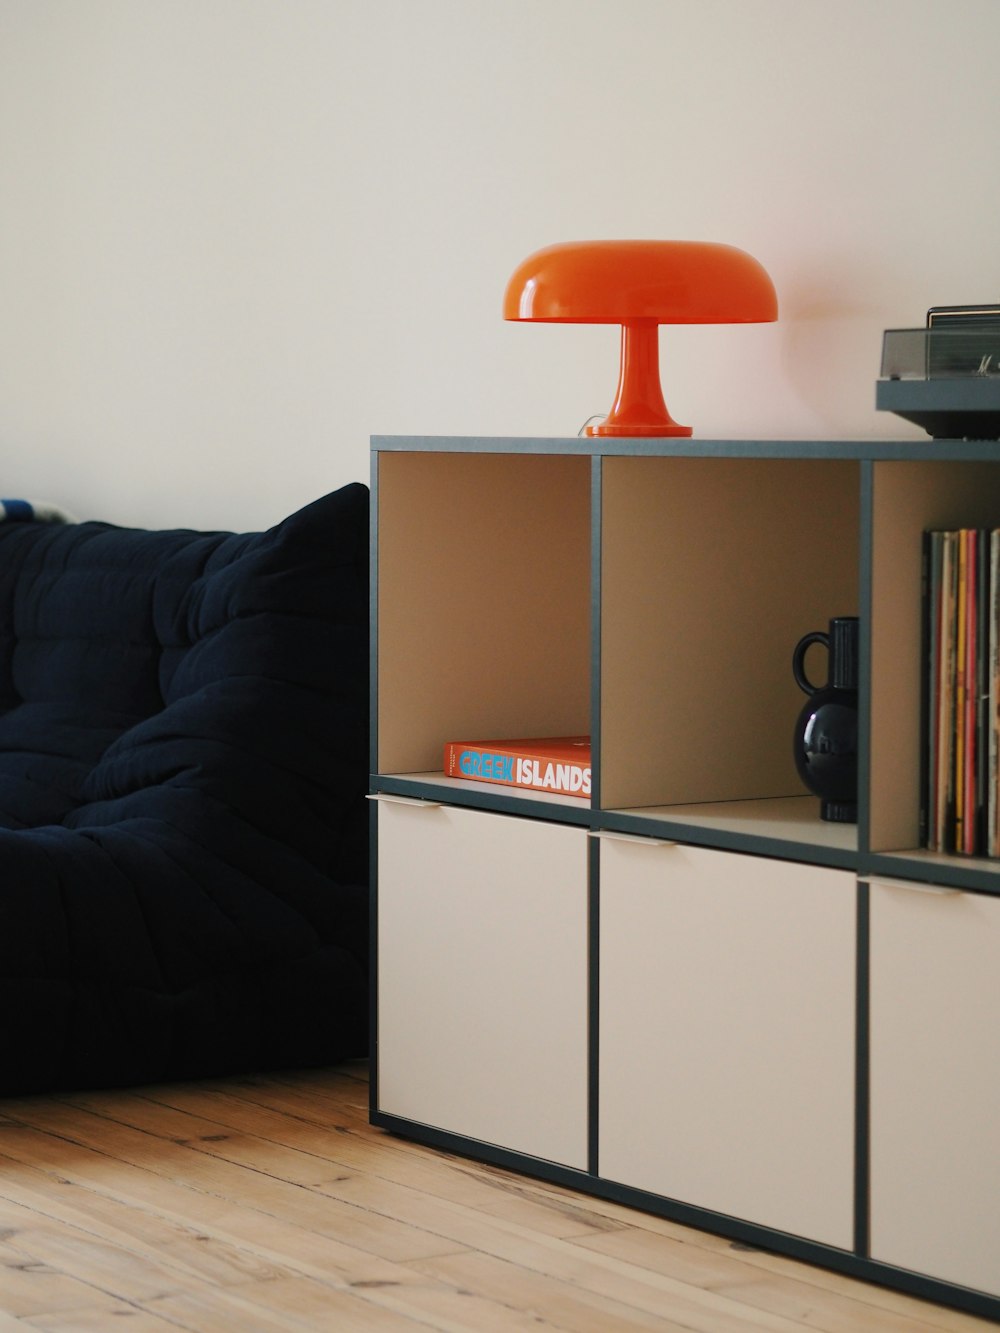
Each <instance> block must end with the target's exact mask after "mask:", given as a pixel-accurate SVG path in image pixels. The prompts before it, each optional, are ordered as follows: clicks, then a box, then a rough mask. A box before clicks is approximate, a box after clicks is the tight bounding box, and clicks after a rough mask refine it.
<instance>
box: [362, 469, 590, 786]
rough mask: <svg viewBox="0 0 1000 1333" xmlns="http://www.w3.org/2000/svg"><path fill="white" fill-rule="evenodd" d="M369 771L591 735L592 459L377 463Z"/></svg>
mask: <svg viewBox="0 0 1000 1333" xmlns="http://www.w3.org/2000/svg"><path fill="white" fill-rule="evenodd" d="M377 494H378V553H377V559H378V586H379V599H378V668H377V670H378V737H379V741H378V770H379V772H382V773H419V772H425V771H428V770H435V769H437V770H440V768H441V762H442V752H443V746H444V744H445V742H446V741H459V740H477V739H499V738H505V737H506V738H513V737H521V736H560V735H566V736H569V735H582V734H586V733H587V732H588V731H589V729H590V459H589V458H587V457H581V456H567V455H558V454H547V455H516V454H515V455H512V454H507V455H503V454H488V453H470V454H455V453H440V454H438V453H383V454H381V455H380V456H379V463H378V480H377Z"/></svg>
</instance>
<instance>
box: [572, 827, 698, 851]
mask: <svg viewBox="0 0 1000 1333" xmlns="http://www.w3.org/2000/svg"><path fill="white" fill-rule="evenodd" d="M587 836H588V837H591V838H600V839H602V840H605V839H606V840H607V841H608V842H635V843H638V844H639V846H640V847H679V846H680V845H681V844H680V843H678V842H676V841H672V840H671V839H670V838H644V837H643V836H642V834H641V833H612V832H610V831H609V830H608V829H591V830H590V832H589V833H588V835H587Z"/></svg>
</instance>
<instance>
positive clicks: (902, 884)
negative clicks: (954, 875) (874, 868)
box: [858, 875, 962, 898]
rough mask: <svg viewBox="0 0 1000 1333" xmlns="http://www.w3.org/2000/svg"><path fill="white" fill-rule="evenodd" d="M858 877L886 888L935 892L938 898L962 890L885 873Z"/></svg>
mask: <svg viewBox="0 0 1000 1333" xmlns="http://www.w3.org/2000/svg"><path fill="white" fill-rule="evenodd" d="M858 878H859V879H864V880H867V881H868V883H869V884H878V885H880V886H881V887H882V888H884V889H909V890H911V891H912V892H913V893H933V894H935V895H936V896H937V897H938V898H950V897H952V896H953V895H954V894H956V893H961V892H962V890H961V889H955V888H949V887H947V886H946V885H944V884H925V883H923V881H922V880H916V879H889V878H887V877H885V876H883V875H859V876H858Z"/></svg>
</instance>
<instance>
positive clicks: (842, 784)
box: [792, 616, 858, 824]
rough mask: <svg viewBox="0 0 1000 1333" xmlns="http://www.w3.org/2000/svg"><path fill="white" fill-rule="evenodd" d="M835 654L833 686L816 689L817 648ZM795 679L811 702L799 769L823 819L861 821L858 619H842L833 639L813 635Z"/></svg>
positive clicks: (799, 650)
mask: <svg viewBox="0 0 1000 1333" xmlns="http://www.w3.org/2000/svg"><path fill="white" fill-rule="evenodd" d="M814 643H820V644H822V645H823V646H824V647H825V648H826V649H827V651H828V654H829V667H828V674H827V683H826V684H825V685H814V684H813V683H812V681H811V680H810V679H809V677H808V676H807V675H806V672H805V656H806V652H807V650H808V649H809V648H810V647H811V646H812V645H813V644H814ZM792 674H793V675H794V676H795V683H796V684H797V685H798V687H799V689H801V690H804V691H805V693H806V694H807V695H808V696H809V698H808V699H807V701H806V704H805V707H804V708H803V709H802V712H801V713H800V714H799V720H798V722H797V723H796V726H795V736H794V741H793V744H794V749H795V766H796V768H797V769H798V771H799V777H800V778H801V779H802V781H803V782H804V783H805V784H806V786H807V787H808V788H809V790H810V791H811V792H812V793H813V794H814V795H815V796H818V797H819V798H820V818H822V819H827V820H830V821H831V822H833V823H837V824H856V823H857V819H858V618H857V616H838V617H836V619H834V620H831V621H830V631H829V633H828V634H822V633H820V632H818V631H817V632H815V633H813V634H807V635H806V636H805V637H804V638H802V639H800V640H799V642H798V643H797V644H796V646H795V652H794V653H793V655H792Z"/></svg>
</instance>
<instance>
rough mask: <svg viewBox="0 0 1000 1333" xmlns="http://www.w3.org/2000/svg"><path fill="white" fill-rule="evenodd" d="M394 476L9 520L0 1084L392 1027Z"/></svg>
mask: <svg viewBox="0 0 1000 1333" xmlns="http://www.w3.org/2000/svg"><path fill="white" fill-rule="evenodd" d="M367 499H368V496H367V490H366V489H365V488H364V487H363V486H360V485H353V486H348V487H345V488H344V489H343V490H341V491H338V492H336V493H334V494H333V495H330V496H327V497H326V498H325V499H322V500H319V501H317V502H316V503H315V504H313V505H310V506H309V507H307V508H306V509H304V510H302V511H300V512H299V513H298V514H295V515H293V516H292V517H291V518H288V519H286V520H285V521H284V522H283V523H281V524H279V525H278V526H277V527H276V528H274V529H272V530H271V531H269V532H266V533H259V534H245V535H235V534H229V533H195V532H187V531H168V532H141V531H135V530H129V529H122V528H115V527H111V526H109V525H107V524H99V523H84V524H79V525H76V526H65V527H63V526H49V525H40V524H7V525H2V526H0V999H2V1000H3V1001H4V1002H5V1003H4V1013H5V1014H6V1015H7V1016H8V1018H7V1020H6V1021H5V1023H4V1025H3V1029H2V1036H0V1091H3V1092H5V1093H10V1092H23V1091H28V1090H38V1089H44V1088H53V1087H63V1086H80V1085H94V1084H105V1085H106V1084H111V1083H129V1082H139V1081H150V1080H156V1079H164V1078H178V1077H188V1076H193V1075H202V1074H208V1073H222V1072H226V1071H230V1070H236V1069H246V1068H251V1067H266V1066H274V1065H281V1064H285V1065H293V1064H305V1063H317V1062H328V1061H331V1060H336V1059H340V1058H343V1057H344V1056H347V1055H358V1054H362V1053H364V1051H365V1049H366V1039H367V1037H366V1027H365V1015H366V1010H367V998H366V981H365V972H366V947H367V946H366V918H367V894H366V888H365V885H366V883H367V819H366V811H365V801H364V793H365V791H366V787H367V728H368V719H367V688H368V600H367V512H368V508H367ZM12 1014H17V1016H18V1017H17V1020H16V1022H11V1021H10V1015H12Z"/></svg>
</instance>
